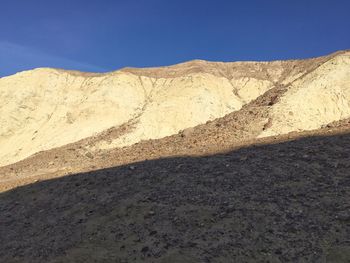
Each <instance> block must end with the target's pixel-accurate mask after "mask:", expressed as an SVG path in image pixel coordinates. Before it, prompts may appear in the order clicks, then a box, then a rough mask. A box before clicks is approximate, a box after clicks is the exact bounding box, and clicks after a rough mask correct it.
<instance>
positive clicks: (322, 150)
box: [0, 135, 350, 262]
mask: <svg viewBox="0 0 350 263" xmlns="http://www.w3.org/2000/svg"><path fill="white" fill-rule="evenodd" d="M349 146H350V135H338V136H332V137H314V138H306V139H300V140H298V141H292V142H286V143H281V144H275V145H265V146H259V147H250V148H246V149H241V150H237V151H234V152H230V153H227V154H221V155H214V156H208V157H191V158H190V157H188V158H168V159H160V160H153V161H146V162H141V163H136V164H132V165H128V166H121V167H117V168H111V169H105V170H100V171H95V172H90V173H84V174H77V175H72V176H67V177H63V178H59V179H53V180H49V181H42V182H38V183H35V184H32V185H27V186H22V187H18V188H16V189H13V190H10V191H8V192H4V193H1V194H0V236H1V245H0V259H1V260H0V261H1V262H288V261H290V262H350V147H349Z"/></svg>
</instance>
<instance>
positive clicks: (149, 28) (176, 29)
mask: <svg viewBox="0 0 350 263" xmlns="http://www.w3.org/2000/svg"><path fill="white" fill-rule="evenodd" d="M349 48H350V1H349V0H265V1H263V0H260V1H259V0H236V1H235V0H227V1H224V0H211V1H210V0H114V1H112V0H59V1H58V0H54V1H53V0H30V1H29V0H1V2H0V76H4V75H9V74H12V73H15V72H17V71H21V70H24V69H30V68H35V67H44V66H45V67H46V66H47V67H59V68H66V69H77V70H84V71H100V72H103V71H111V70H115V69H118V68H121V67H125V66H134V67H145V66H160V65H169V64H175V63H179V62H183V61H187V60H191V59H206V60H212V61H236V60H274V59H288V58H306V57H313V56H320V55H325V54H328V53H331V52H334V51H337V50H340V49H349Z"/></svg>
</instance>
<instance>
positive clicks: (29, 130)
mask: <svg viewBox="0 0 350 263" xmlns="http://www.w3.org/2000/svg"><path fill="white" fill-rule="evenodd" d="M0 98H1V102H2V103H1V105H0V116H1V118H0V123H1V125H0V149H1V151H0V165H2V166H5V167H4V168H2V179H5V178H6V180H7V179H10V178H11V177H14V176H15V175H17V176H18V175H19V174H20V176H22V175H23V173H24V172H23V169H24V170H26V171H27V172H26V174H28V175H29V174H30V175H33V172H34V171H36V174H38V173H42V174H45V173H48V172H50V173H51V172H56V171H59V170H64V171H65V172H64V173H68V172H72V171H79V170H84V169H85V170H86V169H93V168H94V167H100V168H102V167H105V166H108V165H116V164H122V163H127V162H130V161H135V160H138V161H140V160H142V159H150V158H157V157H162V156H171V155H177V154H185V155H186V154H198V153H201V152H207V151H209V150H214V151H215V150H217V149H221V148H230V147H232V146H233V145H237V144H244V143H245V142H246V141H251V140H255V139H258V138H265V137H269V136H279V135H283V134H289V133H291V132H302V131H308V130H317V129H320V128H322V127H325V126H326V125H331V124H332V123H334V122H336V121H342V123H344V122H346V121H347V119H348V118H349V117H350V52H349V51H342V52H337V53H334V54H331V55H329V56H325V57H320V58H313V59H307V60H290V61H273V62H232V63H221V62H206V61H201V60H196V61H191V62H187V63H182V64H178V65H174V66H169V67H161V68H145V69H134V68H124V69H122V70H119V71H116V72H111V73H104V74H93V73H82V72H76V71H65V70H60V69H49V68H41V69H35V70H30V71H25V72H21V73H18V74H15V75H13V76H9V77H4V78H1V79H0ZM169 136H170V137H169ZM161 138H163V139H161ZM150 139H153V141H150ZM154 139H160V140H154ZM215 148H216V149H215ZM29 156H32V157H30V158H29V159H26V160H23V159H25V158H28V157H29ZM106 156H107V157H106ZM108 156H113V158H110V157H108ZM91 159H93V161H92V160H91ZM21 160H23V161H21ZM43 160H44V161H43ZM18 161H21V162H19V163H17V165H15V166H11V165H10V164H14V163H16V162H18ZM48 163H51V165H50V167H49V168H48V165H47V164H48ZM6 165H10V166H6ZM24 167H26V168H24ZM39 168H40V169H39ZM40 170H41V172H38V171H40Z"/></svg>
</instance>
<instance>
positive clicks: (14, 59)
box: [0, 41, 106, 77]
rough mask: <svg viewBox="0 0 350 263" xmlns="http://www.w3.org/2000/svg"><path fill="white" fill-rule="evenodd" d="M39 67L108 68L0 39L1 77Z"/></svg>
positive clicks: (88, 69) (94, 69) (83, 69)
mask: <svg viewBox="0 0 350 263" xmlns="http://www.w3.org/2000/svg"><path fill="white" fill-rule="evenodd" d="M38 67H53V68H64V69H74V70H81V71H95V72H103V71H106V69H104V68H102V67H99V66H95V65H91V64H89V63H85V62H80V61H75V60H72V59H68V58H63V57H59V56H55V55H51V54H47V53H45V52H42V51H39V50H36V49H35V48H32V47H27V46H22V45H19V44H16V43H12V42H8V41H0V77H3V76H7V75H11V74H14V73H16V72H19V71H23V70H28V69H32V68H38Z"/></svg>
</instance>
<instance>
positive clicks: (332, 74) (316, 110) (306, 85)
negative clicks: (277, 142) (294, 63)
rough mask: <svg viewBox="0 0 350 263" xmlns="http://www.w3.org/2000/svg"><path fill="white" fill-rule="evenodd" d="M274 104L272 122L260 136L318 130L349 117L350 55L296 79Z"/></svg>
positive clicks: (340, 57)
mask: <svg viewBox="0 0 350 263" xmlns="http://www.w3.org/2000/svg"><path fill="white" fill-rule="evenodd" d="M272 107H273V108H272V116H271V120H272V125H271V126H270V127H269V128H268V129H266V130H265V131H263V132H262V133H261V134H260V135H259V137H266V136H275V135H280V134H286V133H288V132H292V131H302V130H313V129H319V128H321V127H322V126H323V125H325V124H328V123H330V122H333V121H336V120H342V119H346V118H349V117H350V54H349V53H345V54H342V55H339V56H336V57H335V58H333V59H331V60H329V61H328V62H326V63H324V64H323V65H321V66H320V67H319V68H317V69H316V70H315V71H313V72H311V73H309V74H308V75H306V76H305V77H304V78H301V79H299V80H297V81H295V82H293V83H292V85H291V86H290V87H289V90H288V91H287V92H286V93H285V94H284V96H283V97H282V98H281V99H280V101H279V102H278V103H276V104H275V105H273V106H272Z"/></svg>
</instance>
